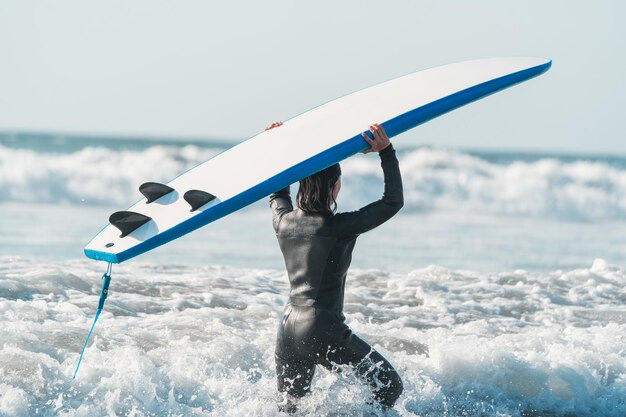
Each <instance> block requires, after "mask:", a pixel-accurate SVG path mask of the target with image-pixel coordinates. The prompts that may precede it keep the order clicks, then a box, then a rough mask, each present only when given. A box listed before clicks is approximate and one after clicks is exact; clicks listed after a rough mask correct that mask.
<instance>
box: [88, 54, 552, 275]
mask: <svg viewBox="0 0 626 417" xmlns="http://www.w3.org/2000/svg"><path fill="white" fill-rule="evenodd" d="M551 66H552V61H551V60H548V62H546V63H545V64H541V65H538V66H536V67H532V68H527V69H524V70H521V71H518V72H515V73H512V74H508V75H505V76H503V77H499V78H495V79H493V80H489V81H486V82H484V83H481V84H477V85H475V86H472V87H470V88H467V89H465V90H461V91H458V92H456V93H454V94H451V95H449V96H446V97H443V98H441V99H439V100H436V101H433V102H431V103H428V104H426V105H424V106H420V107H418V108H415V109H413V110H411V111H408V112H406V113H404V114H401V115H399V116H396V117H394V118H392V119H389V120H387V121H383V122H382V123H381V125H382V126H383V127H384V129H385V132H387V135H388V136H389V137H390V138H392V137H394V136H397V135H399V134H401V133H403V132H406V131H407V130H409V129H412V128H414V127H417V126H419V125H421V124H423V123H426V122H427V121H429V120H432V119H434V118H436V117H439V116H441V115H443V114H445V113H448V112H450V111H452V110H455V109H457V108H459V107H462V106H464V105H466V104H469V103H472V102H474V101H477V100H479V99H481V98H484V97H486V96H489V95H491V94H494V93H496V92H498V91H501V90H504V89H506V88H509V87H512V86H514V85H516V84H519V83H521V82H523V81H526V80H529V79H531V78H534V77H537V76H539V75H541V74H543V73H544V72H546V71H547V70H548V69H549V68H550V67H551ZM368 146H369V145H368V144H367V143H366V142H365V141H364V140H363V138H362V137H361V134H360V132H358V133H357V134H356V135H355V136H353V137H351V138H348V139H346V140H345V141H343V142H341V143H339V144H338V145H336V146H333V147H331V148H329V149H327V150H325V151H323V152H320V153H319V154H317V155H315V156H313V157H311V158H309V159H307V160H305V161H302V162H301V163H299V164H297V165H294V166H292V167H290V168H288V169H286V170H284V171H282V172H281V173H279V174H277V175H275V176H273V177H271V178H268V179H267V180H265V181H263V182H261V183H259V184H257V185H255V186H254V187H251V188H249V189H247V190H245V191H243V192H241V193H239V194H237V195H235V196H234V197H232V198H229V199H228V200H225V201H222V202H220V203H218V204H216V205H214V206H213V207H210V208H209V209H207V210H205V211H202V212H200V213H198V214H197V215H196V216H194V217H191V218H189V219H188V220H186V221H184V222H181V223H179V224H178V225H176V226H174V227H172V228H170V229H168V230H165V231H163V232H162V233H160V234H158V235H155V236H153V237H151V238H149V239H146V240H145V241H143V242H141V243H139V244H137V245H135V246H133V247H131V248H129V249H127V250H125V251H123V252H120V253H118V254H117V255H116V254H112V253H107V252H101V251H96V250H91V249H85V255H86V256H87V257H88V258H91V259H95V260H99V261H106V262H111V263H121V262H124V261H126V260H128V259H131V258H134V257H136V256H138V255H141V254H142V253H145V252H148V251H150V250H152V249H154V248H156V247H158V246H161V245H164V244H165V243H167V242H170V241H172V240H174V239H177V238H179V237H181V236H184V235H186V234H187V233H190V232H192V231H194V230H196V229H198V228H200V227H202V226H205V225H207V224H209V223H211V222H213V221H215V220H217V219H220V218H221V217H224V216H226V215H228V214H230V213H232V212H234V211H236V210H239V209H241V208H243V207H245V206H248V205H250V204H252V203H254V202H255V201H257V200H260V199H261V198H263V197H266V196H268V195H269V194H271V193H273V192H275V191H276V190H279V189H281V188H284V187H286V186H287V185H290V184H293V183H294V182H297V181H299V180H301V179H302V178H305V177H307V176H309V175H312V174H314V173H316V172H318V171H320V170H322V169H324V168H326V167H328V166H330V165H332V164H335V163H337V162H340V161H342V160H344V159H346V158H348V157H350V156H352V155H354V154H356V153H358V152H361V151H362V150H364V149H366V148H367V147H368Z"/></svg>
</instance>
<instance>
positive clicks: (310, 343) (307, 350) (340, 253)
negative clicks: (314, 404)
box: [270, 145, 403, 407]
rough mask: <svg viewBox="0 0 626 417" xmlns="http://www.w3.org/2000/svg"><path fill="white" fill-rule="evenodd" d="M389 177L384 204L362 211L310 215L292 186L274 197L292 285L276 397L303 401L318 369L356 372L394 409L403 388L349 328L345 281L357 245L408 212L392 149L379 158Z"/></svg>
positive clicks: (281, 329)
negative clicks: (298, 205)
mask: <svg viewBox="0 0 626 417" xmlns="http://www.w3.org/2000/svg"><path fill="white" fill-rule="evenodd" d="M379 155H380V158H381V165H382V168H383V173H384V177H385V191H384V194H383V197H382V199H380V200H378V201H376V202H374V203H371V204H369V205H367V206H365V207H363V208H361V209H360V210H357V211H354V212H349V213H338V214H335V215H327V216H325V215H321V214H320V215H307V214H305V213H304V212H302V211H301V210H299V209H296V210H294V209H293V206H292V203H291V197H290V192H289V187H286V188H284V189H282V190H280V191H278V192H276V193H274V194H272V195H271V196H270V207H271V208H272V209H273V211H274V229H275V230H276V236H277V238H278V242H279V244H280V248H281V250H282V252H283V256H284V258H285V264H286V267H287V272H288V275H289V282H290V284H291V291H290V294H289V303H288V304H287V306H286V307H285V311H284V315H283V319H282V320H281V323H280V326H279V329H278V338H277V341H276V354H275V357H276V370H277V377H278V390H279V391H280V392H287V393H288V394H290V395H291V396H293V397H302V396H303V395H305V394H306V392H307V391H308V390H309V389H310V383H311V379H312V378H313V372H314V370H315V365H316V364H320V365H323V366H324V367H326V368H328V369H333V368H335V369H336V367H333V364H339V365H346V364H347V365H351V366H352V367H353V368H354V369H355V370H356V373H357V374H358V375H359V376H360V377H361V378H363V379H364V380H366V381H367V383H368V384H369V385H370V387H371V388H372V393H373V396H374V398H375V399H376V400H377V401H378V402H379V403H381V404H383V405H385V406H389V407H391V406H393V404H394V403H395V401H396V400H397V398H398V397H399V396H400V394H401V393H402V389H403V388H402V381H401V379H400V376H399V375H398V373H397V372H396V370H395V369H394V368H393V366H391V364H390V363H389V362H388V361H387V360H386V359H385V358H384V357H383V356H382V355H381V354H380V353H378V352H377V351H375V350H374V349H373V348H372V347H371V346H370V345H369V344H368V343H367V342H365V341H364V340H362V339H361V338H359V337H358V336H357V335H355V334H353V333H352V331H351V330H350V328H349V327H348V326H347V325H346V324H345V323H344V320H345V317H344V315H343V299H344V289H345V283H346V274H347V271H348V267H349V266H350V262H351V260H352V250H353V248H354V244H355V243H356V238H357V237H358V236H359V235H360V234H361V233H364V232H367V231H368V230H371V229H373V228H375V227H376V226H378V225H380V224H382V223H384V222H385V221H387V220H388V219H390V218H391V217H392V216H393V215H394V214H396V213H397V212H398V210H400V208H401V207H402V205H403V195H402V178H401V176H400V169H399V167H398V160H397V158H396V155H395V150H394V149H393V147H392V145H389V146H388V147H387V148H385V149H383V150H382V151H381V152H380V153H379Z"/></svg>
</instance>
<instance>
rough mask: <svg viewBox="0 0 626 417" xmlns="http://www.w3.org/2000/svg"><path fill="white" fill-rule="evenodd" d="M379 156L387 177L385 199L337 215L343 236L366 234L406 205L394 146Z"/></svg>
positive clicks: (339, 228)
mask: <svg viewBox="0 0 626 417" xmlns="http://www.w3.org/2000/svg"><path fill="white" fill-rule="evenodd" d="M379 156H380V162H381V166H382V168H383V175H384V177H385V192H384V194H383V197H382V198H381V199H380V200H378V201H375V202H373V203H371V204H368V205H367V206H365V207H363V208H361V209H359V210H357V211H352V212H348V213H339V214H337V215H336V216H335V220H336V221H337V223H336V224H337V226H338V231H339V233H340V234H341V235H342V236H349V235H358V234H361V233H365V232H367V231H368V230H371V229H373V228H375V227H376V226H379V225H381V224H383V223H384V222H386V221H387V220H389V219H390V218H391V217H393V216H394V214H396V213H397V212H398V211H400V209H401V208H402V206H403V205H404V196H403V193H402V176H401V175H400V167H399V165H398V158H396V151H395V149H394V148H393V145H389V146H387V147H386V148H385V149H383V150H382V151H380V152H379Z"/></svg>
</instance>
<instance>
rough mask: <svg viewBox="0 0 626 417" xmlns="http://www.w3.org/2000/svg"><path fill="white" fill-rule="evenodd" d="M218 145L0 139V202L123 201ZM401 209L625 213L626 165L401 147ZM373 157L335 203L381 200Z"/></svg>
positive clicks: (589, 215)
mask: <svg viewBox="0 0 626 417" xmlns="http://www.w3.org/2000/svg"><path fill="white" fill-rule="evenodd" d="M220 150H221V149H217V148H206V147H202V146H197V145H187V146H163V145H158V146H148V147H145V148H144V149H138V150H116V149H114V148H110V147H109V148H107V147H85V148H82V149H79V150H76V151H73V152H68V153H60V154H58V153H57V154H53V153H43V152H38V151H36V150H32V149H19V148H9V147H5V146H2V145H0V202H2V201H17V202H32V203H40V202H41V203H69V204H88V205H114V206H125V205H129V204H130V203H133V202H134V201H136V200H137V199H139V198H140V194H139V192H138V191H137V188H138V186H139V184H141V183H143V182H145V181H161V182H167V181H169V180H171V179H172V178H175V177H176V176H177V175H179V174H180V173H182V172H184V171H186V170H188V169H190V168H192V167H193V166H195V165H197V164H199V163H201V162H203V161H204V160H206V159H208V158H210V157H211V156H213V155H215V154H216V153H217V152H219V151H220ZM398 155H399V159H400V165H401V169H402V173H403V179H404V189H405V202H406V204H405V210H410V211H430V210H444V211H449V210H453V211H467V212H481V213H488V214H503V215H516V216H547V217H553V218H559V219H565V220H601V219H622V218H626V168H625V167H622V166H616V165H615V164H611V163H609V162H606V161H602V160H585V159H571V158H570V159H560V158H557V157H553V158H535V159H534V160H528V159H524V158H521V157H520V158H519V159H516V158H515V155H511V157H510V158H509V160H508V161H506V162H505V163H502V162H498V161H490V160H489V159H488V158H484V157H481V156H477V155H472V154H470V153H462V152H455V151H450V150H443V149H433V148H420V149H413V150H407V151H400V152H399V154H398ZM378 164H379V162H378V160H377V158H374V157H372V156H359V157H355V158H350V159H348V160H346V161H344V163H343V164H342V166H343V172H344V176H343V184H344V186H343V188H342V194H341V195H340V201H339V202H340V209H341V208H342V204H341V203H342V202H343V203H344V204H345V205H350V206H352V205H354V206H357V205H360V204H366V203H367V202H369V201H372V200H375V199H377V198H379V197H380V194H381V191H382V182H381V177H382V174H381V171H380V168H379V167H378Z"/></svg>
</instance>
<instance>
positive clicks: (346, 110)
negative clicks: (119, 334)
mask: <svg viewBox="0 0 626 417" xmlns="http://www.w3.org/2000/svg"><path fill="white" fill-rule="evenodd" d="M551 64H552V61H551V60H549V59H544V58H528V57H521V58H490V59H480V60H472V61H464V62H458V63H453V64H448V65H443V66H438V67H434V68H429V69H425V70H422V71H418V72H415V73H412V74H409V75H406V76H403V77H400V78H396V79H393V80H390V81H386V82H383V83H381V84H378V85H375V86H372V87H369V88H366V89H363V90H360V91H357V92H355V93H352V94H349V95H346V96H343V97H341V98H338V99H336V100H333V101H330V102H328V103H326V104H323V105H321V106H319V107H316V108H314V109H312V110H309V111H307V112H305V113H302V114H300V115H298V116H295V117H293V118H291V119H289V120H287V121H285V122H284V124H283V126H281V127H279V128H276V129H272V130H269V131H265V132H262V133H259V134H258V135H256V136H253V137H252V138H250V139H247V140H245V141H243V142H241V143H240V144H238V145H235V146H233V147H232V148H230V149H228V150H226V151H224V152H222V153H220V154H218V155H216V156H214V157H213V158H211V159H209V160H208V161H206V162H204V163H202V164H200V165H198V166H196V167H195V168H192V169H191V170H189V171H187V172H185V173H183V174H182V175H180V176H179V177H177V178H175V179H173V180H172V181H170V182H169V183H167V184H159V183H154V182H146V183H144V184H142V186H141V187H140V190H139V191H140V192H141V194H143V196H144V198H142V199H140V200H139V201H138V202H137V203H135V204H133V205H132V206H131V207H130V208H129V209H127V210H125V211H119V212H116V213H113V214H112V215H111V217H110V218H109V224H108V225H107V226H105V227H104V229H103V230H102V231H100V233H98V234H97V235H96V236H95V237H94V238H93V239H92V240H91V241H90V242H89V243H88V244H87V246H86V247H85V255H86V256H87V257H89V258H92V259H96V260H101V261H107V262H111V263H120V262H123V261H126V260H128V259H131V258H133V257H135V256H137V255H140V254H142V253H145V252H148V251H150V250H152V249H154V248H156V247H158V246H161V245H163V244H165V243H167V242H170V241H172V240H174V239H177V238H179V237H181V236H183V235H185V234H187V233H189V232H192V231H193V230H196V229H198V228H200V227H202V226H205V225H207V224H209V223H211V222H213V221H215V220H217V219H219V218H221V217H224V216H226V215H228V214H230V213H232V212H234V211H236V210H239V209H241V208H243V207H245V206H247V205H249V204H251V203H253V202H255V201H257V200H259V199H261V198H263V197H265V196H267V195H269V194H270V193H272V192H274V191H276V190H279V189H281V188H283V187H285V186H287V185H289V184H292V183H294V182H296V181H299V180H300V179H302V178H304V177H306V176H308V175H311V174H314V173H315V172H318V171H320V170H322V169H324V168H326V167H327V166H329V165H332V164H334V163H336V162H339V161H341V160H343V159H345V158H348V157H349V156H351V155H354V154H355V153H358V152H360V151H362V150H364V149H366V148H367V147H368V144H367V143H366V142H365V141H364V140H363V138H362V137H361V135H360V134H361V132H362V131H364V130H366V129H367V127H368V126H369V125H371V124H372V123H380V124H381V125H382V126H383V127H384V129H385V131H386V132H387V135H388V136H389V137H390V138H392V137H394V136H397V135H399V134H400V133H402V132H405V131H406V130H408V129H411V128H413V127H416V126H418V125H420V124H422V123H424V122H426V121H428V120H431V119H433V118H435V117H438V116H440V115H442V114H444V113H447V112H449V111H451V110H454V109H456V108H458V107H461V106H463V105H465V104H468V103H470V102H473V101H476V100H478V99H480V98H483V97H485V96H488V95H490V94H493V93H495V92H497V91H500V90H503V89H505V88H507V87H510V86H512V85H515V84H518V83H520V82H523V81H526V80H528V79H531V78H533V77H536V76H538V75H540V74H542V73H544V72H545V71H547V70H548V69H549V68H550V66H551Z"/></svg>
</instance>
